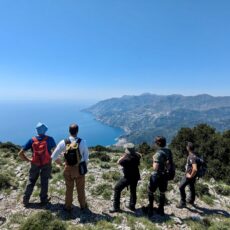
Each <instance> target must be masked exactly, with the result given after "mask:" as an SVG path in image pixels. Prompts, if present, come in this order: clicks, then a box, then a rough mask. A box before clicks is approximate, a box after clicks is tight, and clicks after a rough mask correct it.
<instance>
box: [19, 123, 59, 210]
mask: <svg viewBox="0 0 230 230" xmlns="http://www.w3.org/2000/svg"><path fill="white" fill-rule="evenodd" d="M47 130H48V127H47V126H46V125H45V124H43V123H41V122H39V123H38V124H37V126H36V131H37V135H36V136H35V137H32V138H30V139H29V140H28V141H27V143H26V144H25V145H24V146H23V147H22V149H21V150H20V151H19V153H18V155H19V156H20V158H21V159H22V160H24V161H27V162H29V163H30V164H31V167H30V170H29V179H28V182H27V185H26V189H25V192H24V196H23V205H24V206H25V207H27V206H28V205H29V200H30V196H31V194H32V192H33V189H34V186H35V183H36V181H37V179H38V177H39V175H40V180H41V191H40V201H41V204H42V205H44V204H47V203H48V202H49V198H48V183H49V178H50V175H51V154H52V150H53V149H54V148H55V147H56V143H55V141H54V139H53V137H50V136H47V135H46V132H47ZM30 149H31V150H32V159H30V158H29V157H27V156H26V155H25V152H26V151H28V150H30Z"/></svg>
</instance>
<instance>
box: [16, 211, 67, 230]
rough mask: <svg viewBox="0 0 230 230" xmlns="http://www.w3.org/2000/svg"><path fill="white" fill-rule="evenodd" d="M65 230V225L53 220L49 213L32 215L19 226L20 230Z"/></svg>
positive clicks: (43, 212)
mask: <svg viewBox="0 0 230 230" xmlns="http://www.w3.org/2000/svg"><path fill="white" fill-rule="evenodd" d="M44 229H47V230H66V229H67V228H66V225H65V224H64V223H62V221H61V220H58V219H57V218H55V217H54V216H53V215H52V214H51V212H49V211H42V212H38V213H35V214H33V215H32V216H30V217H29V218H28V219H26V220H25V222H24V223H23V224H22V225H21V226H20V230H44Z"/></svg>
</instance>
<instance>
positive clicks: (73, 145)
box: [64, 138, 81, 166]
mask: <svg viewBox="0 0 230 230" xmlns="http://www.w3.org/2000/svg"><path fill="white" fill-rule="evenodd" d="M80 142H81V139H80V138H79V139H78V140H77V142H71V141H70V139H69V138H68V139H66V140H65V145H66V151H65V153H64V157H65V161H66V163H67V164H68V165H70V166H73V165H76V164H77V163H78V162H80V159H79V158H80V152H79V145H80Z"/></svg>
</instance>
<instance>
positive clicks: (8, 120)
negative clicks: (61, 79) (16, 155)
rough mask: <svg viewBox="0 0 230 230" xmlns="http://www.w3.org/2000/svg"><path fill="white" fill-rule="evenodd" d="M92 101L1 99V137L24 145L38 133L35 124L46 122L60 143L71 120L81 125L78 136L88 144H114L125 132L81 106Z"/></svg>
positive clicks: (2, 139)
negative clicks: (98, 118) (96, 117)
mask: <svg viewBox="0 0 230 230" xmlns="http://www.w3.org/2000/svg"><path fill="white" fill-rule="evenodd" d="M88 106H89V105H88V104H87V105H85V104H80V103H74V102H1V103H0V141H1V142H6V141H11V142H13V143H15V144H19V145H23V144H25V142H26V141H27V140H28V139H29V138H30V137H32V136H34V135H36V130H35V127H36V124H37V123H38V122H43V123H45V124H46V125H47V126H48V128H49V130H48V132H47V135H50V136H53V137H54V138H55V141H56V142H57V143H58V142H59V141H60V140H62V139H64V138H66V137H68V127H69V125H70V124H71V123H77V124H78V125H79V135H78V136H79V137H81V138H83V139H85V140H86V142H87V145H88V146H96V145H104V146H107V145H112V144H115V142H116V140H115V139H116V138H117V137H119V136H120V135H122V134H123V133H124V132H123V130H121V129H119V128H113V127H110V126H108V125H105V124H102V123H101V122H99V121H96V120H95V118H94V117H93V116H92V115H91V114H89V113H85V112H82V110H83V109H84V108H86V107H88Z"/></svg>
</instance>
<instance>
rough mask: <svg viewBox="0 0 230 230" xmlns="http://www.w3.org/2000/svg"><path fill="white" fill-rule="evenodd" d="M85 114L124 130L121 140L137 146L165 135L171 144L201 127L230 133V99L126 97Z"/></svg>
mask: <svg viewBox="0 0 230 230" xmlns="http://www.w3.org/2000/svg"><path fill="white" fill-rule="evenodd" d="M85 111H87V112H90V113H92V114H93V115H94V116H95V117H96V119H97V120H99V121H101V122H103V123H105V124H108V125H110V126H113V127H119V128H122V129H123V130H124V131H125V132H126V134H125V135H123V136H122V137H120V138H125V139H127V140H128V141H131V142H134V143H136V144H138V143H141V142H144V141H145V142H147V143H151V141H152V137H153V136H156V135H159V134H161V135H164V136H166V137H167V139H168V140H169V141H170V140H171V139H172V137H173V136H174V135H175V134H176V133H177V131H178V130H179V129H180V128H181V127H193V126H194V125H197V124H199V123H207V124H209V125H212V126H213V127H215V128H216V129H217V130H219V131H223V130H226V129H230V97H229V96H226V97H213V96H210V95H207V94H202V95H197V96H182V95H168V96H161V95H154V94H148V93H147V94H142V95H140V96H123V97H121V98H111V99H107V100H104V101H100V102H98V103H97V104H95V105H93V106H91V107H90V108H88V109H86V110H85Z"/></svg>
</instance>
